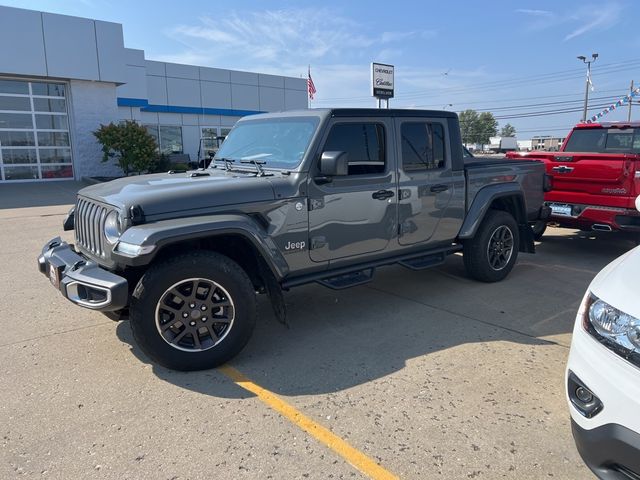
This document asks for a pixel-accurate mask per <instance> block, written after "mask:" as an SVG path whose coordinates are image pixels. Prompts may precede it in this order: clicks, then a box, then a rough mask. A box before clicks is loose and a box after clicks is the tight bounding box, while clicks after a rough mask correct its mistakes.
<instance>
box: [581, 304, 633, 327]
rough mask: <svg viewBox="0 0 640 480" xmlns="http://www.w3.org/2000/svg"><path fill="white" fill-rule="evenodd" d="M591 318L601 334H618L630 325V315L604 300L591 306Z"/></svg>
mask: <svg viewBox="0 0 640 480" xmlns="http://www.w3.org/2000/svg"><path fill="white" fill-rule="evenodd" d="M589 320H591V323H592V324H593V326H594V328H595V329H596V331H597V332H598V333H599V334H600V335H618V334H620V333H625V332H626V331H627V328H628V327H629V316H628V315H625V314H624V313H622V312H621V311H619V310H618V309H616V308H613V307H612V306H611V305H609V304H608V303H606V302H603V301H602V300H596V301H595V302H594V303H593V305H591V308H589Z"/></svg>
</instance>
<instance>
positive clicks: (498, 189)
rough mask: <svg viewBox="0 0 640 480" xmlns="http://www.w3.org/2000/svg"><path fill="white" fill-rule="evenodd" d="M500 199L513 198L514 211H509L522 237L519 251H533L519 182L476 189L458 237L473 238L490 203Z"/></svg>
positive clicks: (463, 238)
mask: <svg viewBox="0 0 640 480" xmlns="http://www.w3.org/2000/svg"><path fill="white" fill-rule="evenodd" d="M500 199H505V200H506V199H510V200H515V202H514V208H515V212H511V213H513V214H514V217H515V220H516V222H517V223H518V227H519V230H520V237H521V239H522V241H521V244H520V251H524V252H529V253H533V252H534V251H535V246H534V240H533V232H532V231H531V227H530V226H529V224H528V222H527V209H526V203H525V198H524V194H523V193H522V187H521V186H520V184H519V183H515V182H508V183H499V184H493V185H487V186H486V187H483V188H481V189H480V190H478V193H477V194H476V196H475V198H474V199H473V202H472V203H471V206H470V207H469V209H468V210H467V214H466V216H465V219H464V222H463V223H462V227H460V231H459V232H458V239H459V240H469V239H471V238H473V237H474V236H475V234H476V231H477V230H478V227H479V226H480V224H481V223H482V221H483V220H484V218H485V216H486V215H487V212H488V211H489V209H490V208H491V205H492V204H493V203H494V201H496V200H500Z"/></svg>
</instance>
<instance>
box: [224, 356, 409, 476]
mask: <svg viewBox="0 0 640 480" xmlns="http://www.w3.org/2000/svg"><path fill="white" fill-rule="evenodd" d="M218 370H219V371H220V372H222V373H223V374H225V375H226V376H227V377H229V378H230V379H231V380H233V382H234V383H235V384H236V385H238V386H239V387H242V388H244V389H245V390H248V391H250V392H251V393H253V394H255V395H256V396H257V397H258V398H259V399H260V400H261V401H262V402H264V403H265V404H267V405H268V406H269V407H271V408H272V409H273V410H275V411H276V412H278V413H279V414H280V415H282V416H283V417H285V418H288V419H289V420H290V421H291V422H293V423H294V424H296V425H297V426H298V427H300V428H301V429H302V430H304V431H305V432H307V433H308V434H309V435H311V436H312V437H314V438H315V439H316V440H318V441H319V442H321V443H323V444H325V445H326V446H327V447H329V448H330V449H331V450H333V451H334V452H336V453H337V454H338V455H340V456H341V457H342V458H344V459H345V460H346V461H347V462H349V463H350V464H351V465H353V466H354V467H355V468H357V469H358V470H360V471H361V472H362V473H364V474H365V475H367V476H369V477H371V478H373V479H375V480H393V479H396V480H397V479H398V477H397V476H396V475H394V474H392V473H391V472H389V471H388V470H385V469H384V468H382V467H381V466H380V465H378V464H377V463H376V462H375V461H374V460H372V459H371V458H369V457H367V456H366V455H365V454H364V453H362V452H361V451H359V450H356V449H355V448H353V447H352V446H351V445H349V444H348V443H347V442H345V441H344V440H343V439H341V438H340V437H338V436H337V435H336V434H334V433H333V432H331V430H329V429H327V428H325V427H323V426H322V425H320V424H318V423H316V422H314V421H313V420H311V419H310V418H309V417H307V416H305V415H303V414H302V413H301V412H300V411H298V410H296V409H295V408H294V407H292V406H291V405H289V404H288V403H287V402H285V401H284V400H282V399H281V398H280V397H278V396H277V395H275V394H274V393H271V392H270V391H269V390H265V389H264V388H262V387H261V386H259V385H256V384H255V383H254V382H252V381H251V380H249V379H248V378H247V377H246V376H244V375H243V374H242V373H241V372H239V371H238V370H236V369H235V368H233V367H231V366H229V365H223V366H221V367H218Z"/></svg>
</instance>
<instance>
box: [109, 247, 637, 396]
mask: <svg viewBox="0 0 640 480" xmlns="http://www.w3.org/2000/svg"><path fill="white" fill-rule="evenodd" d="M631 246H633V245H630V244H629V242H627V241H626V240H624V239H619V238H614V237H608V238H605V239H601V238H596V239H595V240H588V239H583V238H578V237H577V235H576V236H574V235H564V236H557V237H554V236H551V237H549V238H548V239H545V241H544V242H542V243H541V244H540V245H538V254H536V255H521V256H520V257H519V263H518V265H517V266H516V268H515V269H514V270H513V272H512V273H511V275H510V277H509V278H508V279H506V280H505V281H503V282H499V283H494V284H485V283H480V282H475V281H473V280H471V279H469V278H467V277H466V275H465V273H464V266H463V264H462V258H461V257H460V256H458V255H454V256H452V257H450V258H449V259H448V261H447V262H446V263H445V264H444V265H443V266H441V267H438V268H436V269H431V270H424V271H419V272H415V271H410V270H406V269H404V268H402V267H389V268H386V269H380V270H379V271H378V273H377V275H376V279H375V280H374V281H373V282H372V283H370V284H368V285H365V286H361V287H356V288H352V289H349V290H343V291H333V290H329V289H326V288H324V287H321V286H319V285H307V286H304V287H299V288H297V289H293V290H292V291H290V292H288V293H287V294H286V297H285V298H286V302H287V307H288V311H289V321H290V328H288V329H287V328H285V327H284V326H282V325H281V324H279V323H277V321H276V320H275V318H274V315H273V314H272V312H271V308H270V305H269V304H268V301H267V299H266V298H265V297H261V298H260V299H259V315H260V318H259V320H258V324H257V326H256V330H255V332H254V335H253V337H252V339H251V340H250V342H249V344H248V345H247V347H246V348H245V349H244V350H243V351H242V352H241V354H240V355H239V356H238V357H237V358H235V359H233V360H232V361H231V364H232V365H233V366H234V367H236V368H238V369H239V370H241V371H242V372H243V373H244V374H246V375H247V376H248V377H249V378H251V379H253V380H254V381H255V382H257V383H258V384H260V385H262V386H263V387H265V388H267V389H269V390H271V391H272V392H275V393H277V394H281V395H285V396H295V395H314V394H323V393H331V392H337V391H341V390H344V389H348V388H352V387H354V386H357V385H360V384H363V383H367V382H370V381H373V380H377V379H381V378H383V377H384V376H386V375H389V374H391V373H394V372H397V371H400V370H402V369H403V368H404V367H405V365H406V363H407V361H410V360H411V359H413V358H416V357H420V356H423V355H428V354H430V353H433V352H438V351H441V350H445V349H449V348H453V347H457V346H460V345H463V344H469V343H477V342H512V343H517V344H521V345H558V344H559V345H562V346H564V347H568V346H569V344H570V336H569V335H567V334H568V333H570V332H571V330H572V328H573V323H574V320H575V312H576V310H577V307H578V304H579V303H580V300H581V299H582V296H583V294H584V292H585V289H586V287H587V286H588V284H589V282H590V281H591V279H592V278H593V276H594V275H595V274H596V273H597V271H598V270H599V269H600V268H602V267H603V266H604V265H606V264H607V263H608V262H610V261H611V260H613V259H614V258H615V257H617V256H618V255H620V254H621V253H623V252H624V251H626V250H628V249H629V248H630V247H631ZM117 333H118V336H119V337H120V339H121V340H122V341H124V342H127V343H129V344H130V345H131V347H132V348H131V351H132V352H133V354H134V355H136V356H137V357H138V358H139V359H140V360H141V361H143V362H145V363H151V362H150V361H149V359H148V358H147V357H146V356H145V355H144V354H143V353H142V352H141V351H140V349H139V348H138V347H137V346H136V345H135V343H134V342H133V339H132V336H131V330H130V327H129V325H128V323H127V322H121V323H120V324H119V325H118V328H117ZM152 367H153V371H154V373H155V374H156V375H157V376H158V377H159V378H160V379H162V380H164V381H166V382H169V383H172V384H174V385H178V386H181V387H183V388H187V389H190V390H194V391H197V392H200V393H202V394H205V395H211V396H215V397H226V396H228V395H229V394H231V396H232V397H233V398H236V397H235V395H236V394H237V395H238V398H244V397H247V396H250V394H248V393H247V392H244V391H240V390H238V391H236V390H233V391H229V390H228V389H221V388H220V385H219V382H212V381H211V375H212V372H211V371H208V372H207V371H204V372H190V373H181V372H174V371H171V370H168V369H165V368H162V367H158V366H157V365H152Z"/></svg>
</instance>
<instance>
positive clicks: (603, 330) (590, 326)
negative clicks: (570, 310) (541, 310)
mask: <svg viewBox="0 0 640 480" xmlns="http://www.w3.org/2000/svg"><path fill="white" fill-rule="evenodd" d="M636 207H637V208H638V210H640V197H638V198H637V199H636ZM639 287H640V247H636V248H634V249H633V250H631V251H629V252H627V253H626V254H624V255H622V256H621V257H619V258H617V259H616V260H614V261H613V262H611V263H610V264H609V265H607V266H606V267H605V268H604V269H603V270H602V271H601V272H600V273H599V274H598V275H597V276H596V278H595V279H594V280H593V282H591V285H589V288H588V290H587V292H586V294H585V296H584V299H583V300H582V304H581V305H580V309H579V310H578V315H577V318H576V323H575V327H574V330H573V339H572V342H571V352H570V354H569V362H568V364H567V372H566V388H567V391H566V393H567V401H568V402H569V409H570V411H571V427H572V430H573V437H574V439H575V442H576V447H577V448H578V451H579V452H580V455H581V456H582V459H583V460H584V461H585V463H586V464H587V466H588V467H589V468H590V469H591V470H592V471H593V472H594V473H595V474H596V475H597V476H598V477H599V478H602V479H633V480H638V479H640V296H639V295H638V293H639V290H640V289H639Z"/></svg>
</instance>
